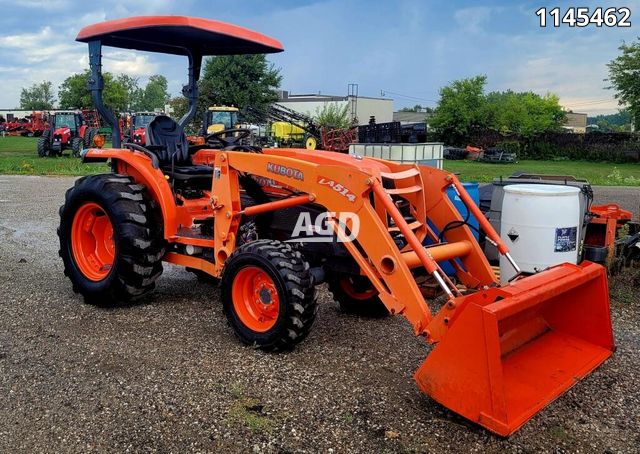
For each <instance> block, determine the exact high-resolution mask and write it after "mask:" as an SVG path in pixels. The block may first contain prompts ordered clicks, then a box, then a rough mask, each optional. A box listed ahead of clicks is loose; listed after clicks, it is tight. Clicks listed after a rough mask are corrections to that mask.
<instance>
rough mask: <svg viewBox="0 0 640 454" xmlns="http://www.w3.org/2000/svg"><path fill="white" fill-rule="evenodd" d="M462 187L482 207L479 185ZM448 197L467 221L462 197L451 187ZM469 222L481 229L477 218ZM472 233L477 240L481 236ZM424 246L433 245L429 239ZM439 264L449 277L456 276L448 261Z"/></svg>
mask: <svg viewBox="0 0 640 454" xmlns="http://www.w3.org/2000/svg"><path fill="white" fill-rule="evenodd" d="M462 185H463V186H464V188H465V189H466V190H467V192H468V193H469V195H470V196H471V199H472V200H473V201H474V203H475V204H476V205H480V189H479V185H478V183H462ZM447 196H449V200H451V201H452V202H453V206H454V207H455V208H456V210H458V213H460V216H461V217H462V219H465V218H466V217H467V207H466V206H465V204H464V203H463V202H462V200H460V197H458V195H457V194H456V191H454V190H453V188H451V187H449V188H448V189H447ZM468 222H469V224H470V225H472V226H474V227H475V228H476V229H477V228H479V223H478V219H476V217H475V216H473V215H470V216H469V221H468ZM429 225H430V226H431V228H432V229H434V231H435V232H436V234H437V233H439V232H438V231H437V230H436V229H435V226H434V225H433V224H432V223H431V222H429ZM471 232H472V233H473V236H475V237H476V240H477V239H478V236H479V235H478V232H477V231H476V230H474V229H471ZM424 244H425V245H429V244H431V241H430V240H429V239H428V238H426V239H425V241H424ZM438 264H439V265H440V267H441V268H442V271H444V272H445V273H447V275H449V276H453V275H455V274H456V271H455V269H454V268H453V266H452V265H451V264H450V263H449V262H448V261H447V262H438Z"/></svg>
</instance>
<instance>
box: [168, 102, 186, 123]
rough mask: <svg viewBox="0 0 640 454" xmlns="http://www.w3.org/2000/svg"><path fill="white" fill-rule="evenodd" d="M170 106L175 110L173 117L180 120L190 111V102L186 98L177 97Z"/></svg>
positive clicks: (172, 113)
mask: <svg viewBox="0 0 640 454" xmlns="http://www.w3.org/2000/svg"><path fill="white" fill-rule="evenodd" d="M168 104H169V106H170V107H171V109H172V110H173V111H172V112H171V117H172V118H175V119H177V120H180V119H181V118H182V117H184V115H185V114H186V113H187V110H189V100H188V99H187V98H185V97H184V96H176V97H175V98H171V99H170V100H169V102H168Z"/></svg>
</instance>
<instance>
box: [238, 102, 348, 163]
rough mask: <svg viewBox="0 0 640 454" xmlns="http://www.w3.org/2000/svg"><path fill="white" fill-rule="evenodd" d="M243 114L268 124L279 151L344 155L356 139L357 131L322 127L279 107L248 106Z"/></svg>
mask: <svg viewBox="0 0 640 454" xmlns="http://www.w3.org/2000/svg"><path fill="white" fill-rule="evenodd" d="M245 110H246V113H247V114H248V115H250V116H253V117H255V118H259V119H261V120H262V121H265V122H267V121H268V122H270V127H271V133H270V138H271V140H272V141H273V142H275V143H276V144H278V145H279V146H282V147H293V148H295V147H298V148H306V149H307V150H326V151H338V152H342V153H346V152H347V151H349V144H351V143H354V142H356V139H357V127H352V128H329V127H322V126H319V125H318V124H316V122H315V120H314V119H313V118H311V117H310V116H308V115H304V114H301V113H300V112H296V111H295V110H293V109H289V108H288V107H284V106H281V105H280V104H271V105H269V106H268V107H267V108H266V109H265V110H258V109H255V108H252V107H250V106H249V107H247V108H246V109H245Z"/></svg>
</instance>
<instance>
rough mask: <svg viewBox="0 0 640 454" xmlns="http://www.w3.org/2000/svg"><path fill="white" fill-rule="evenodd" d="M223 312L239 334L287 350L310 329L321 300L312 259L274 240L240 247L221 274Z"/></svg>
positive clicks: (270, 348) (263, 346) (243, 338)
mask: <svg viewBox="0 0 640 454" xmlns="http://www.w3.org/2000/svg"><path fill="white" fill-rule="evenodd" d="M221 287H222V304H223V309H224V313H225V315H226V317H227V320H228V322H229V324H230V325H231V327H232V328H233V330H234V332H235V334H236V335H237V336H238V338H239V339H240V340H241V341H242V342H243V343H245V344H248V345H253V346H255V347H257V348H260V349H262V350H266V351H277V350H289V349H291V348H293V347H294V346H295V345H296V344H298V343H299V342H301V341H302V340H303V339H304V338H305V337H306V336H307V335H308V334H309V331H310V329H311V326H312V325H313V322H314V320H315V318H316V310H317V302H316V292H315V288H314V286H313V279H312V277H311V274H310V273H309V264H308V263H307V262H306V261H305V260H304V258H303V256H302V254H300V252H297V251H294V250H293V249H292V248H291V247H290V246H289V245H288V244H285V243H282V242H280V241H275V240H257V241H253V242H251V243H247V244H245V245H243V246H241V247H239V248H238V249H237V250H236V251H235V252H234V253H233V254H232V255H231V257H229V259H227V262H226V264H225V267H224V271H223V274H222V282H221Z"/></svg>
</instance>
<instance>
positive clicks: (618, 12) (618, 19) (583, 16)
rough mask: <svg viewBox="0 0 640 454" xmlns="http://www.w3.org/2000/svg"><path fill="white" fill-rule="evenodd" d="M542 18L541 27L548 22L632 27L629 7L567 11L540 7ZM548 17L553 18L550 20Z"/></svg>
mask: <svg viewBox="0 0 640 454" xmlns="http://www.w3.org/2000/svg"><path fill="white" fill-rule="evenodd" d="M536 16H538V18H539V19H540V27H546V26H547V25H548V24H549V25H553V26H554V27H560V26H561V25H567V26H569V27H587V26H596V27H602V26H604V27H631V10H630V9H629V8H626V7H623V8H614V7H611V8H602V7H597V8H591V9H590V8H586V7H573V6H571V7H569V8H567V9H566V10H565V11H562V10H561V9H560V8H558V7H556V8H550V9H549V8H544V7H543V8H540V9H538V10H537V11H536ZM548 19H551V20H550V21H549V22H548V21H547V20H548Z"/></svg>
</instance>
